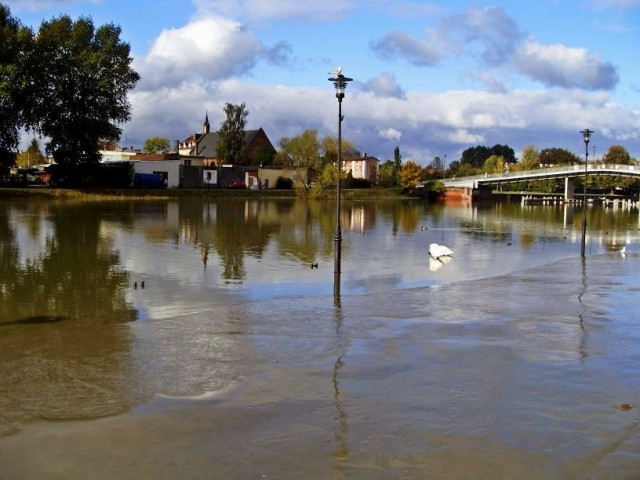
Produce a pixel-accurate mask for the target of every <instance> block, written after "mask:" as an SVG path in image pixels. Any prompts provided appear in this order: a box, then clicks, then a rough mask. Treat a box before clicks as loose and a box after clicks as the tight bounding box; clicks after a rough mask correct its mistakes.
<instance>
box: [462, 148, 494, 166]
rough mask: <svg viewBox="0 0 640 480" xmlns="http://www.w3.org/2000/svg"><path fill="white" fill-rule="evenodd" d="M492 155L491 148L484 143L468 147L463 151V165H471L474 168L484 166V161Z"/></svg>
mask: <svg viewBox="0 0 640 480" xmlns="http://www.w3.org/2000/svg"><path fill="white" fill-rule="evenodd" d="M490 156H491V152H490V150H489V149H488V148H487V147H485V146H482V145H478V146H477V147H470V148H467V149H466V150H465V151H463V152H462V159H461V160H460V163H461V164H462V165H470V166H471V167H473V168H482V166H483V165H484V162H485V161H486V160H487V158H489V157H490Z"/></svg>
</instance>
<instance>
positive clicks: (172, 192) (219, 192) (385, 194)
mask: <svg viewBox="0 0 640 480" xmlns="http://www.w3.org/2000/svg"><path fill="white" fill-rule="evenodd" d="M324 195H325V196H323V198H335V192H334V191H332V190H327V191H326V192H324ZM300 196H304V192H299V191H297V190H233V189H219V188H214V189H183V188H171V189H133V188H122V189H113V188H112V189H93V188H92V189H72V188H47V187H31V188H0V198H22V197H33V198H49V199H56V200H65V199H92V200H97V199H101V200H115V199H119V200H137V199H142V198H154V199H158V198H163V199H169V198H178V199H179V198H296V197H300ZM342 198H343V199H347V200H350V199H405V198H407V197H405V196H404V195H402V194H401V193H400V191H399V190H398V189H394V188H381V189H378V188H375V189H374V188H369V189H351V190H342Z"/></svg>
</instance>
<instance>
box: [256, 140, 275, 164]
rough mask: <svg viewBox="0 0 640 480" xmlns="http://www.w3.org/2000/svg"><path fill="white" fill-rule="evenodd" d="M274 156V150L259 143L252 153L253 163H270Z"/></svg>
mask: <svg viewBox="0 0 640 480" xmlns="http://www.w3.org/2000/svg"><path fill="white" fill-rule="evenodd" d="M275 156H276V151H275V150H274V149H273V148H271V147H270V146H267V145H261V146H259V147H258V148H256V151H255V152H254V155H253V163H254V164H255V165H271V164H272V163H273V159H274V158H275Z"/></svg>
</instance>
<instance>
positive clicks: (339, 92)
mask: <svg viewBox="0 0 640 480" xmlns="http://www.w3.org/2000/svg"><path fill="white" fill-rule="evenodd" d="M338 71H339V70H338ZM352 80H353V78H348V77H345V76H344V75H342V74H341V73H338V74H337V75H336V76H335V77H332V78H330V79H329V81H330V82H333V85H334V86H335V87H336V98H337V99H338V168H337V170H338V172H337V179H336V185H337V186H336V196H337V197H338V200H337V202H336V215H337V217H338V218H337V220H336V234H335V236H334V237H333V241H334V259H333V296H334V297H339V296H340V256H341V255H340V250H341V248H342V228H341V227H340V176H341V174H342V120H343V117H342V99H343V98H344V91H345V89H346V88H347V83H349V82H350V81H352Z"/></svg>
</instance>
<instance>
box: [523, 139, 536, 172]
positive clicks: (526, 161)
mask: <svg viewBox="0 0 640 480" xmlns="http://www.w3.org/2000/svg"><path fill="white" fill-rule="evenodd" d="M539 165H540V154H539V153H538V149H537V148H536V147H534V146H533V145H527V146H526V147H524V150H522V161H521V162H520V166H521V168H522V170H533V169H536V168H538V167H539Z"/></svg>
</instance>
